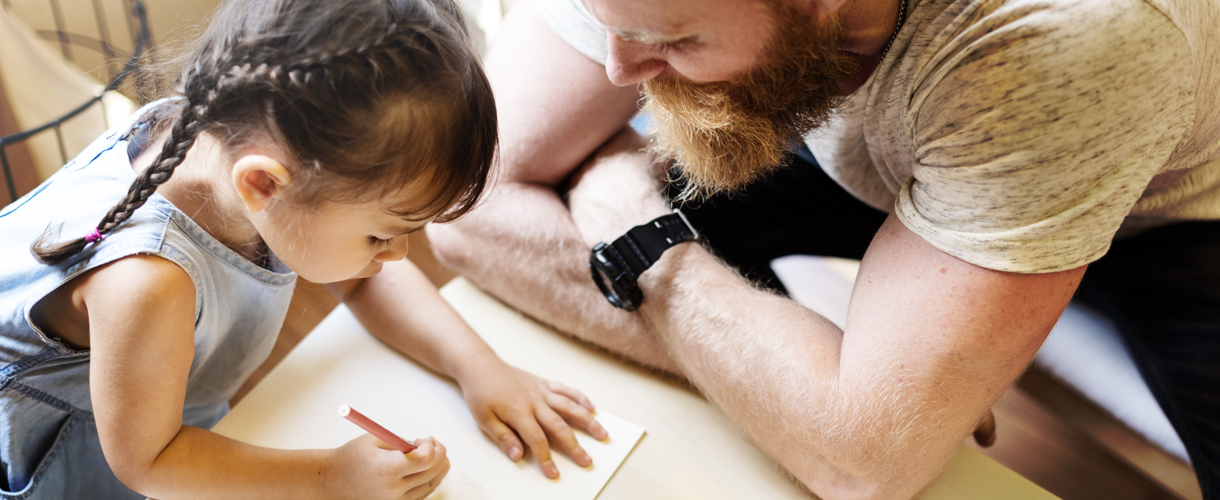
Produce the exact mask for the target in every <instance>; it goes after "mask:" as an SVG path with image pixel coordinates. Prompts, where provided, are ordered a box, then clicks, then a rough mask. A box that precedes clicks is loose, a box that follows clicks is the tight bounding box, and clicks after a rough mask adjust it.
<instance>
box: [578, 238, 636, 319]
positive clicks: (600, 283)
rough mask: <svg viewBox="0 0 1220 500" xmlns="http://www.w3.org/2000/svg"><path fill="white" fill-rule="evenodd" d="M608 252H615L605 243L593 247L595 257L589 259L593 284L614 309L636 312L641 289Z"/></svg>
mask: <svg viewBox="0 0 1220 500" xmlns="http://www.w3.org/2000/svg"><path fill="white" fill-rule="evenodd" d="M607 250H609V251H611V252H612V251H613V249H611V248H608V245H606V244H605V243H598V244H597V246H594V247H593V255H592V256H591V257H590V258H589V270H590V271H591V273H592V275H593V282H594V283H596V284H597V288H598V289H599V290H601V292H602V295H604V296H606V300H608V301H610V304H612V305H614V307H618V308H620V309H626V310H628V311H634V310H635V308H636V307H638V306H639V297H638V296H640V295H641V294H640V291H639V288H637V287H636V286H635V280H633V279H631V277H630V276H625V274H626V273H625V272H624V269H622V268H621V267H620V265H619V263H618V262H617V261H616V259H614V258H613V257H612V256H607V255H606V251H607Z"/></svg>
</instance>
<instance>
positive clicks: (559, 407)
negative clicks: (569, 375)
mask: <svg viewBox="0 0 1220 500" xmlns="http://www.w3.org/2000/svg"><path fill="white" fill-rule="evenodd" d="M546 402H547V404H548V405H550V407H551V409H553V410H555V412H556V413H559V415H560V416H562V417H563V418H564V420H567V421H568V422H570V423H571V424H572V425H574V426H576V427H578V428H581V429H584V430H585V432H588V433H589V435H590V436H593V439H596V440H598V441H605V440H606V438H608V437H610V435H609V434H607V433H606V429H603V428H602V426H601V424H599V423H597V420H596V419H594V417H593V414H592V413H590V412H589V410H588V408H586V407H585V406H584V405H580V404H577V403H576V402H575V401H573V400H572V399H570V398H569V397H567V396H566V395H560V394H547V396H546Z"/></svg>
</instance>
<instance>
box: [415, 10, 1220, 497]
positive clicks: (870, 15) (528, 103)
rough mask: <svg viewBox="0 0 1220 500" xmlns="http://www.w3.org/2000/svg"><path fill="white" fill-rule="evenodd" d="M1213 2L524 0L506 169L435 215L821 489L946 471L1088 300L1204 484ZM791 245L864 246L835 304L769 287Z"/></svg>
mask: <svg viewBox="0 0 1220 500" xmlns="http://www.w3.org/2000/svg"><path fill="white" fill-rule="evenodd" d="M1217 26H1220V2H1217V1H1216V0H901V1H900V0H665V1H655V0H583V1H582V0H535V3H534V4H533V5H525V6H523V7H520V8H518V9H515V10H514V11H513V12H512V13H510V15H509V16H508V18H507V19H506V20H505V23H504V26H503V28H502V31H501V33H500V34H499V39H498V40H497V41H496V44H495V46H493V47H492V50H491V53H490V54H489V56H488V60H487V67H488V74H489V76H490V78H491V80H492V84H493V86H494V88H495V90H496V95H497V107H498V110H499V113H500V123H501V124H502V126H501V131H500V132H501V149H500V163H501V166H502V168H503V172H502V178H501V179H500V181H499V183H498V185H497V186H496V187H495V190H494V192H493V194H492V195H491V196H489V197H488V198H487V200H486V201H485V203H484V204H483V206H482V207H481V208H479V209H477V210H476V211H475V212H473V213H472V214H471V215H470V216H469V217H467V218H466V219H464V220H463V221H460V222H458V223H456V224H450V225H446V226H438V227H430V228H429V236H430V237H431V238H432V242H433V245H434V248H435V249H436V250H437V252H438V254H439V256H440V257H441V259H442V260H443V261H444V262H446V263H447V264H449V265H450V266H452V267H454V268H456V269H458V270H459V271H460V272H462V273H464V274H466V275H467V276H469V277H471V279H473V280H474V281H475V282H476V283H478V284H479V285H480V286H482V287H484V288H485V289H487V290H489V291H490V292H491V293H493V294H495V295H498V296H499V297H500V298H502V299H503V300H505V301H506V302H508V303H509V304H512V305H513V306H515V307H518V308H520V309H521V310H523V311H525V312H526V313H528V314H531V315H533V316H534V317H536V318H538V319H540V320H542V321H544V322H546V323H549V324H551V325H554V326H555V327H557V328H558V329H560V330H562V331H565V332H568V333H570V334H573V335H575V336H577V337H579V338H582V339H585V340H588V341H590V342H593V343H595V344H598V345H601V346H604V347H606V348H608V349H610V350H612V351H614V352H617V353H620V354H622V355H623V356H625V357H627V358H630V359H633V360H635V361H637V362H639V363H642V364H645V365H649V366H652V367H656V368H659V369H662V370H667V371H670V372H673V373H676V374H680V375H681V376H684V377H687V378H688V379H689V380H691V381H692V382H693V383H694V384H696V385H697V386H698V387H699V388H700V389H701V390H702V391H703V392H704V394H706V395H707V397H708V398H710V399H711V400H712V401H714V402H715V403H716V404H717V405H719V407H720V408H722V409H723V411H724V412H725V413H726V415H727V416H728V417H729V418H730V419H731V420H732V421H733V422H734V423H735V424H736V425H737V426H739V427H740V428H741V429H742V431H743V432H744V433H745V434H746V435H747V436H749V438H750V439H751V440H752V441H753V442H754V443H755V444H757V445H758V446H759V447H760V448H762V449H763V450H764V451H765V452H767V453H768V454H769V455H770V456H771V457H773V458H774V459H775V460H776V461H778V462H779V463H780V464H782V465H783V466H784V467H785V468H787V469H788V471H790V472H791V473H792V474H793V476H794V477H796V478H797V479H798V480H800V481H801V482H802V483H803V484H804V485H805V486H807V487H808V488H809V489H810V490H812V491H813V492H815V493H817V494H818V495H820V496H822V497H823V498H828V499H835V498H910V497H912V496H914V495H916V494H917V493H918V492H919V491H921V490H922V489H923V488H925V487H926V486H927V485H929V484H930V483H931V482H932V481H934V480H935V479H936V478H937V477H938V475H939V474H940V473H941V472H942V471H943V470H944V468H945V467H946V465H947V464H948V463H949V461H950V460H951V458H952V455H953V453H954V452H955V450H956V449H957V448H958V445H959V444H960V443H961V441H962V439H963V438H964V437H965V436H967V435H969V434H970V432H971V430H972V429H975V427H976V426H977V425H979V423H980V422H981V421H982V420H983V419H984V418H985V415H986V414H987V412H988V408H990V406H991V405H992V404H993V403H994V402H995V401H996V399H997V398H999V396H1000V395H1001V394H1002V393H1003V392H1004V390H1005V389H1006V388H1007V387H1008V386H1009V385H1011V384H1012V382H1013V381H1014V380H1015V379H1016V377H1017V376H1018V375H1019V374H1020V373H1021V371H1022V370H1024V369H1025V367H1026V366H1027V365H1028V363H1029V362H1030V360H1031V359H1032V357H1033V355H1034V353H1035V352H1036V351H1037V349H1038V347H1039V346H1040V345H1041V343H1042V341H1043V340H1044V339H1045V337H1046V335H1047V334H1048V332H1049V331H1050V329H1051V327H1052V326H1053V325H1054V324H1055V322H1056V320H1057V318H1058V317H1059V315H1060V314H1061V313H1062V312H1063V310H1064V308H1065V307H1066V306H1067V304H1068V301H1069V300H1070V299H1071V298H1072V297H1073V296H1079V297H1080V298H1082V299H1086V300H1088V301H1090V302H1091V303H1092V304H1093V305H1095V306H1096V307H1097V308H1099V309H1100V310H1102V311H1103V312H1105V313H1106V314H1108V315H1109V316H1110V317H1111V318H1112V319H1113V320H1114V321H1115V322H1116V324H1117V325H1118V327H1119V329H1120V331H1121V333H1122V334H1123V336H1124V338H1125V340H1126V342H1127V343H1128V345H1129V346H1130V347H1131V350H1132V352H1133V355H1134V356H1135V358H1136V360H1137V363H1138V364H1139V366H1140V368H1141V370H1142V371H1143V373H1144V375H1145V378H1146V380H1147V381H1148V382H1149V385H1150V387H1151V389H1152V390H1153V392H1154V394H1155V395H1156V396H1157V398H1158V400H1159V402H1160V403H1161V405H1162V407H1163V408H1164V409H1165V412H1166V414H1167V415H1168V416H1169V418H1170V421H1171V422H1172V423H1173V424H1174V426H1175V428H1176V429H1177V431H1178V434H1179V435H1180V436H1181V437H1182V439H1183V441H1184V442H1185V444H1186V447H1187V450H1188V453H1189V454H1190V457H1191V460H1192V462H1193V465H1194V467H1195V469H1196V471H1197V472H1198V476H1199V481H1200V486H1201V487H1202V490H1203V492H1204V496H1205V497H1206V498H1208V499H1216V498H1220V389H1218V388H1220V30H1217V29H1216V27H1217ZM641 96H643V97H642V99H641ZM640 102H642V103H643V107H644V108H645V109H646V110H647V111H648V112H649V113H650V115H651V116H653V117H654V119H655V120H656V122H657V125H656V129H655V133H654V135H653V137H652V138H651V139H650V140H649V141H644V140H643V139H641V138H640V137H638V136H636V135H635V134H634V132H632V131H631V129H630V128H628V127H626V126H625V125H626V124H627V122H628V120H629V119H630V118H631V117H632V116H633V115H635V114H636V113H637V111H638V107H637V106H638V103H640ZM657 159H660V160H665V161H656V160H657ZM654 165H672V168H670V169H668V170H666V169H665V168H662V167H655V166H654ZM667 179H670V180H672V182H671V183H667ZM666 194H667V195H668V196H666ZM671 201H672V202H674V203H675V204H676V205H677V206H680V207H681V208H682V211H683V212H684V215H682V216H678V215H669V214H670V202H671ZM688 226H693V229H694V230H697V231H699V232H700V233H702V235H703V237H704V238H703V244H699V243H697V242H692V241H688V240H689V239H690V238H692V237H693V236H694V235H693V234H692V233H693V231H691V230H690V229H689V228H688ZM641 228H642V229H641ZM625 234H626V236H625ZM599 243H607V245H602V244H599ZM591 252H592V253H591ZM794 253H804V254H819V255H832V256H842V257H852V258H862V259H863V261H862V264H861V267H860V271H859V275H858V277H857V279H856V284H855V289H854V291H853V293H852V297H851V305H850V310H849V313H848V317H847V322H846V326H845V328H844V329H843V330H840V329H839V328H838V327H836V326H835V325H834V324H832V323H831V322H830V321H828V320H826V319H825V318H823V317H821V316H819V315H818V314H816V313H814V312H812V311H809V310H807V309H805V308H802V307H801V306H799V305H797V304H796V303H795V302H793V301H791V300H789V299H787V298H786V297H784V296H783V293H782V292H783V285H782V283H780V282H779V281H778V279H777V278H776V276H775V275H774V273H772V272H771V270H770V269H769V267H768V263H769V262H770V260H771V259H773V258H775V257H779V256H782V255H787V254H794ZM590 267H592V268H594V276H593V278H591V277H590ZM1086 268H1087V272H1086ZM599 287H600V289H599ZM615 306H618V307H615Z"/></svg>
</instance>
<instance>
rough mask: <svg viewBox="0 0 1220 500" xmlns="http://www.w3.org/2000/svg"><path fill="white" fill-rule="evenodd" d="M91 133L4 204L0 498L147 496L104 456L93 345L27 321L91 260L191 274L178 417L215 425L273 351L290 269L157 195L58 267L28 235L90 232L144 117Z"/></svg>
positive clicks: (122, 186) (124, 177) (122, 183)
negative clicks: (217, 233)
mask: <svg viewBox="0 0 1220 500" xmlns="http://www.w3.org/2000/svg"><path fill="white" fill-rule="evenodd" d="M160 104H163V103H153V104H150V105H149V106H146V107H145V108H144V109H143V110H141V111H140V112H137V113H136V114H135V115H133V116H132V117H131V118H129V119H128V120H127V122H126V123H124V124H122V125H119V126H118V127H115V128H114V129H112V130H110V131H109V132H107V133H106V134H104V135H103V136H102V137H101V138H99V139H98V140H96V141H94V142H93V144H91V145H90V146H89V147H88V148H86V149H85V151H84V152H82V153H81V154H80V156H78V157H77V158H76V159H74V160H72V161H71V162H68V164H67V165H64V167H63V169H61V170H60V171H59V172H57V173H56V174H55V175H54V176H52V177H51V178H50V179H48V180H47V181H46V182H44V183H43V184H42V185H41V186H39V187H38V188H37V189H35V190H34V191H33V192H31V193H30V194H28V195H26V196H25V197H23V198H21V199H20V200H17V201H16V202H15V203H13V204H12V205H9V206H8V207H6V208H4V209H3V210H2V211H0V467H3V469H4V476H0V499H8V498H20V499H86V498H104V499H112V498H115V499H121V498H137V499H139V498H143V495H139V494H137V493H135V492H133V491H131V490H129V489H127V488H126V487H125V486H123V484H122V483H121V482H119V480H118V479H117V478H116V477H115V475H114V473H112V472H111V471H110V467H109V465H107V463H106V460H105V458H104V457H103V455H102V448H101V444H100V443H99V441H98V434H97V426H96V424H95V423H94V420H93V407H92V404H91V402H90V397H89V352H88V351H81V350H77V349H74V348H72V347H71V346H69V345H67V344H65V343H63V342H61V341H60V340H59V339H58V338H56V337H52V336H50V335H49V334H47V333H45V332H43V331H42V330H40V329H39V328H38V327H37V326H35V325H33V324H32V322H31V321H30V310H31V309H32V308H33V306H34V305H35V304H36V303H37V302H38V301H39V300H41V299H42V298H43V297H45V296H46V295H47V294H48V293H50V292H51V291H53V290H55V289H56V288H57V287H59V286H61V285H63V284H64V283H67V282H68V281H71V280H72V279H73V278H75V277H77V276H79V275H80V274H81V273H84V272H86V271H88V270H90V269H93V268H95V267H98V266H102V265H104V264H106V263H109V262H113V261H115V260H116V259H121V258H123V257H127V256H130V255H134V254H141V255H156V256H160V257H162V258H165V259H167V260H170V261H172V262H174V263H176V264H178V265H179V266H181V267H182V269H183V270H185V271H186V272H187V274H188V275H190V277H191V280H192V281H193V282H194V284H195V300H196V302H195V315H196V316H195V318H196V319H195V358H194V361H193V362H192V363H191V367H190V375H189V379H188V382H187V390H186V405H185V407H184V408H183V409H182V420H183V424H184V425H191V426H196V427H202V428H205V429H207V428H210V427H211V426H213V425H215V424H216V422H217V421H218V420H220V418H221V417H222V416H224V414H225V412H226V411H227V410H228V400H229V398H230V397H232V396H233V394H234V393H235V392H236V391H237V389H238V387H239V386H240V385H241V384H242V382H244V381H245V380H246V378H247V377H249V375H250V373H252V372H253V371H254V369H255V368H257V367H258V366H259V364H261V363H262V361H263V360H264V359H265V358H266V357H267V355H268V354H269V353H270V352H271V347H272V345H273V344H274V343H275V338H276V335H277V334H278V332H279V329H280V327H281V326H282V325H283V322H284V316H285V314H286V313H287V309H288V301H289V299H290V298H291V297H292V290H293V286H294V284H295V282H296V275H295V274H293V273H292V272H291V271H288V270H287V269H285V268H283V266H282V264H279V263H278V261H276V260H275V259H272V261H273V262H274V263H273V264H271V265H270V267H271V268H272V269H270V270H269V269H265V268H263V267H260V266H258V265H256V264H254V263H252V262H250V261H248V260H246V259H245V258H243V257H241V256H240V255H238V254H237V253H236V252H234V251H233V250H230V249H229V248H227V247H225V246H224V245H223V244H221V243H220V242H219V241H217V240H216V239H214V238H212V236H210V235H209V234H208V233H206V232H204V231H203V229H201V228H200V227H199V226H197V225H196V224H195V223H194V222H193V221H191V219H190V218H188V217H187V216H186V215H185V214H183V213H182V212H181V211H179V210H178V209H177V208H175V207H174V206H173V205H172V204H170V202H169V201H168V200H166V199H165V198H163V197H162V196H160V195H156V194H154V195H153V196H152V197H151V198H150V199H149V201H148V203H147V204H145V205H144V206H143V207H141V208H140V209H139V210H137V211H136V213H135V215H134V216H133V217H132V218H131V219H130V220H129V221H127V222H126V223H124V224H123V226H122V227H121V228H119V229H118V230H116V231H114V232H112V233H110V234H109V235H107V236H106V238H105V239H104V240H102V241H101V242H100V243H95V244H92V245H89V246H88V247H86V249H85V251H83V252H82V253H80V254H79V255H76V256H74V257H72V258H71V259H69V260H67V261H65V262H63V263H61V264H59V265H54V266H48V265H43V264H40V263H38V262H37V261H36V260H34V257H33V256H32V255H31V253H30V244H31V243H32V242H33V241H34V240H35V239H36V238H38V236H39V235H41V234H42V232H43V230H45V229H46V228H47V227H48V225H54V224H60V223H62V224H63V227H62V230H61V232H60V235H61V236H60V238H61V239H69V238H75V237H78V236H81V235H84V234H87V233H88V232H89V231H90V230H91V229H92V228H93V227H94V226H96V225H97V223H98V221H100V220H101V218H102V217H103V215H104V214H105V213H106V211H107V210H109V209H110V208H111V207H112V206H114V204H115V203H116V202H118V200H119V199H120V198H122V197H123V196H124V195H125V194H126V192H127V189H128V187H129V186H130V185H131V182H132V180H134V178H135V174H134V172H132V170H131V163H130V160H129V159H128V152H127V146H128V140H129V139H130V138H131V136H132V135H133V132H134V131H135V130H138V129H139V128H140V127H141V126H143V122H141V121H140V117H141V116H144V115H145V114H146V113H147V112H148V111H149V110H151V109H154V108H155V107H156V106H158V105H160Z"/></svg>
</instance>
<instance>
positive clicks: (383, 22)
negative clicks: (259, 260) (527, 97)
mask: <svg viewBox="0 0 1220 500" xmlns="http://www.w3.org/2000/svg"><path fill="white" fill-rule="evenodd" d="M470 40H471V39H470V37H469V35H468V34H467V32H466V29H465V24H464V19H463V17H462V15H461V13H460V12H459V9H458V7H457V6H456V5H455V4H454V3H452V1H451V0H343V1H339V0H232V1H226V2H225V3H224V4H223V5H222V6H221V7H220V9H219V10H218V12H217V14H216V16H215V18H214V19H213V21H212V23H211V25H210V26H209V28H208V29H207V31H206V32H205V33H204V35H203V37H202V38H201V39H200V40H199V42H198V44H197V48H196V49H195V50H194V51H193V52H192V53H191V55H190V56H189V59H186V61H185V64H183V65H182V69H181V72H180V73H179V75H180V76H179V77H178V80H177V85H176V88H175V92H174V94H176V95H179V96H181V97H182V98H181V99H178V100H176V101H173V102H174V104H173V106H175V107H176V109H174V110H171V111H173V112H169V113H166V112H160V113H158V115H159V116H161V117H167V118H162V119H163V120H172V125H169V126H170V135H169V138H168V139H167V140H166V142H165V146H164V147H163V148H162V150H161V153H160V155H159V156H158V157H157V159H156V160H155V161H153V163H152V164H151V166H149V167H148V168H147V169H146V170H144V172H142V173H141V174H140V175H139V176H138V177H137V179H136V180H135V182H133V183H132V185H131V188H130V190H129V191H128V193H127V196H126V197H124V198H123V199H122V201H120V202H119V203H118V204H117V205H115V206H114V208H112V209H111V210H110V212H109V213H107V214H106V216H105V217H103V218H102V220H101V222H100V223H98V225H97V232H98V233H99V234H101V235H103V236H104V235H106V234H108V233H110V232H112V231H114V230H115V229H117V228H118V227H120V226H121V225H122V224H123V222H125V221H126V220H127V219H128V218H130V217H131V215H132V213H134V212H135V210H136V209H138V208H139V207H140V206H142V205H143V204H144V203H145V202H146V201H147V200H148V198H149V197H150V196H152V194H153V193H154V192H156V190H157V187H158V186H160V185H161V184H163V183H164V182H165V181H167V180H169V178H170V176H171V175H173V172H174V168H175V167H177V166H178V165H179V164H181V163H182V161H183V159H184V158H185V157H186V153H187V151H188V150H190V148H191V146H192V145H193V144H194V143H195V140H196V138H198V137H199V134H201V133H208V134H212V135H214V136H215V137H217V138H218V139H220V140H221V141H222V142H223V143H224V144H225V146H226V148H227V149H228V150H229V151H234V150H235V148H236V147H239V146H240V145H242V144H243V143H244V141H249V140H251V138H252V137H259V136H269V137H271V139H272V140H274V141H275V142H276V143H277V144H278V145H279V146H280V147H281V148H283V149H284V150H285V151H286V152H287V153H288V154H290V155H291V156H292V158H291V163H293V164H294V165H293V167H294V168H293V175H294V178H295V179H301V178H304V179H305V180H306V182H303V183H301V184H302V185H304V186H305V188H304V190H303V191H301V192H298V193H296V195H297V197H298V199H300V200H301V201H303V202H317V201H321V200H329V201H342V200H355V199H361V200H366V199H372V198H374V197H380V196H385V195H388V194H391V193H396V192H399V191H400V190H402V189H404V188H406V187H408V186H412V187H419V188H421V190H422V192H424V193H432V196H423V197H422V198H423V199H421V200H420V201H419V203H416V205H415V206H412V207H404V211H405V212H406V213H402V214H400V215H403V216H406V217H408V218H411V219H414V220H419V221H424V220H429V219H433V218H435V221H437V222H448V221H451V220H454V219H456V218H458V217H460V216H461V215H463V214H465V213H466V212H468V211H469V210H470V209H471V208H473V206H474V204H475V202H476V201H478V198H479V195H480V194H481V193H482V192H483V189H484V187H485V186H486V183H487V178H488V175H489V171H490V168H491V163H492V157H493V155H494V154H495V147H496V110H495V104H494V102H493V100H492V93H491V85H490V84H489V83H488V81H487V77H486V76H485V75H484V73H483V70H482V68H481V66H480V65H479V61H478V52H477V51H476V50H475V49H474V47H473V46H472V44H471V41H470ZM49 233H50V232H49V231H48V233H44V234H43V235H42V237H40V238H39V239H38V241H36V242H35V243H34V246H33V248H32V250H33V252H34V255H35V256H36V257H37V258H38V260H39V261H41V262H43V263H45V264H55V263H59V262H62V261H64V260H66V259H68V258H69V257H71V256H73V255H76V254H77V253H79V252H80V251H81V250H83V249H84V248H85V246H86V245H88V244H89V242H90V241H89V240H88V239H86V238H84V237H82V238H78V239H75V240H71V241H66V242H61V243H50V242H48V241H47V240H49V239H50V236H49Z"/></svg>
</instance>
